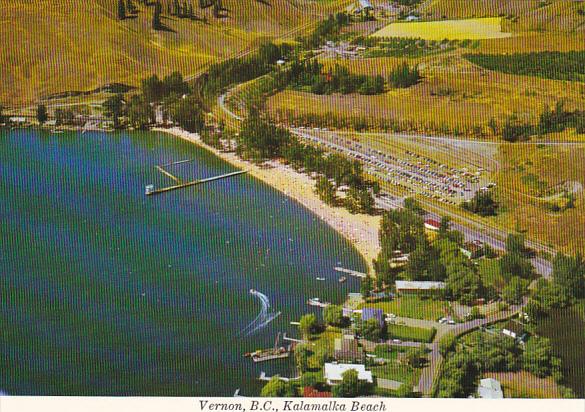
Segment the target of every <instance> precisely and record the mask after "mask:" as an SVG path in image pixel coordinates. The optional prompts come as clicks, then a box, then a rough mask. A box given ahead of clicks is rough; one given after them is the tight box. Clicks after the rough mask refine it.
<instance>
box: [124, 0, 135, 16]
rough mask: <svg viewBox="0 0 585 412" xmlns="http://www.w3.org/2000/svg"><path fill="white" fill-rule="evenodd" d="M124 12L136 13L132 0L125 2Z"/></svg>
mask: <svg viewBox="0 0 585 412" xmlns="http://www.w3.org/2000/svg"><path fill="white" fill-rule="evenodd" d="M126 11H127V12H128V13H130V14H132V13H134V12H135V11H136V7H134V3H133V2H132V0H126Z"/></svg>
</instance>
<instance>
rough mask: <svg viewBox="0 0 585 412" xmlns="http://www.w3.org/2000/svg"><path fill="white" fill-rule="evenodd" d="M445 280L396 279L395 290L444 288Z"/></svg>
mask: <svg viewBox="0 0 585 412" xmlns="http://www.w3.org/2000/svg"><path fill="white" fill-rule="evenodd" d="M444 288H445V282H432V281H415V280H397V281H396V290H401V289H419V290H429V289H444Z"/></svg>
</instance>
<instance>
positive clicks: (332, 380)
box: [323, 363, 374, 385]
mask: <svg viewBox="0 0 585 412" xmlns="http://www.w3.org/2000/svg"><path fill="white" fill-rule="evenodd" d="M350 369H353V370H355V371H356V372H357V373H358V379H359V380H360V381H366V382H368V383H374V379H373V378H372V372H370V371H367V370H366V367H365V366H364V365H351V364H347V363H326V364H325V369H324V371H325V372H324V375H323V376H324V377H325V380H326V381H327V383H328V384H329V385H336V384H338V383H340V382H341V381H342V380H343V374H344V373H345V372H347V371H348V370H350Z"/></svg>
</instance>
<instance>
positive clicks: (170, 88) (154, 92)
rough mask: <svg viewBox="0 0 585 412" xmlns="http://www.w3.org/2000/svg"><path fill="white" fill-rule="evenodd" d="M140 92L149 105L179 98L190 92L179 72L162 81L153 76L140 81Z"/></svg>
mask: <svg viewBox="0 0 585 412" xmlns="http://www.w3.org/2000/svg"><path fill="white" fill-rule="evenodd" d="M140 90H141V92H142V96H143V97H144V100H145V101H147V102H149V103H153V102H161V101H163V100H164V99H167V98H169V97H174V98H179V97H182V96H183V95H184V94H188V93H190V92H191V90H190V88H189V85H188V84H187V82H186V81H185V80H184V79H183V75H182V74H181V73H179V72H173V73H171V74H169V75H167V76H165V77H164V78H163V79H159V77H158V76H157V75H156V74H153V75H152V76H150V77H148V78H146V79H144V80H142V82H141V84H140Z"/></svg>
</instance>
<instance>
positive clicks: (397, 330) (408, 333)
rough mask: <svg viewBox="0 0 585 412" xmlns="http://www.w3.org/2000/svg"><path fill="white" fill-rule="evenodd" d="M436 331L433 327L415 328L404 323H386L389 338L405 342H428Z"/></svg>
mask: <svg viewBox="0 0 585 412" xmlns="http://www.w3.org/2000/svg"><path fill="white" fill-rule="evenodd" d="M436 332H437V331H436V330H434V329H426V328H417V327H414V326H405V325H394V324H390V325H388V335H389V336H390V338H391V339H400V340H403V341H407V342H426V343H430V342H432V341H433V338H434V337H435V333H436Z"/></svg>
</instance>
